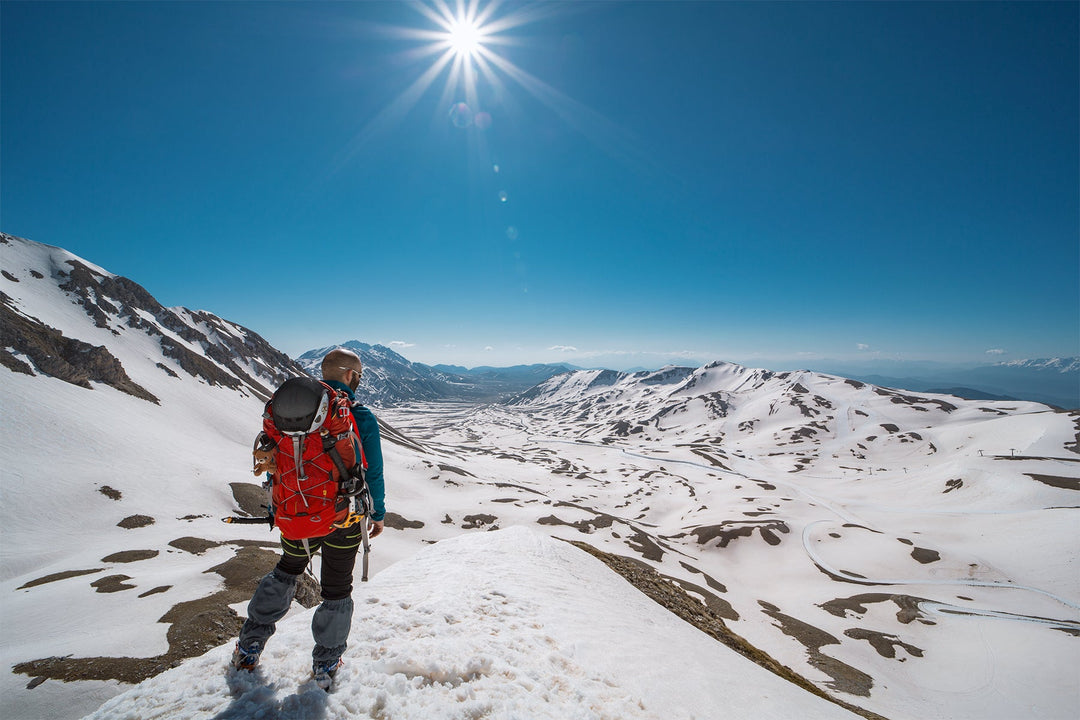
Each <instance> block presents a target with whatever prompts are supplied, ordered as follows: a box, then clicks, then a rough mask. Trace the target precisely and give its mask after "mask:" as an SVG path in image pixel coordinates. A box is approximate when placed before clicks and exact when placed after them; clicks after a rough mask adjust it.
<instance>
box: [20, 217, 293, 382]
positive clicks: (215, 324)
mask: <svg viewBox="0 0 1080 720" xmlns="http://www.w3.org/2000/svg"><path fill="white" fill-rule="evenodd" d="M0 253H2V258H3V268H4V269H3V272H2V278H0V301H2V308H0V312H2V313H3V322H2V323H0V363H2V364H3V365H4V366H6V367H7V368H8V369H10V370H13V371H15V372H19V373H23V374H29V375H34V374H38V373H40V374H44V375H47V376H51V377H55V378H58V379H60V380H64V381H66V382H70V383H73V384H76V385H80V386H83V387H86V388H92V387H93V384H94V383H99V384H103V385H108V386H112V387H113V388H116V389H118V390H120V391H122V392H125V393H127V394H130V395H133V396H135V397H138V398H141V399H144V400H149V401H151V402H158V398H159V394H158V393H157V392H155V391H154V390H153V387H154V386H155V385H159V384H160V383H162V382H163V381H165V382H167V380H168V378H179V377H191V378H195V379H197V380H198V381H199V382H203V383H206V384H209V385H212V386H219V387H224V388H229V389H233V390H238V391H240V392H243V393H247V394H252V395H254V396H256V397H259V398H263V399H266V398H268V397H269V396H270V393H271V392H272V389H273V388H274V387H276V386H277V385H278V384H280V382H281V381H282V380H284V379H285V378H286V377H288V376H289V375H295V374H300V373H302V372H303V369H302V368H301V367H300V366H298V365H297V364H296V363H295V362H293V361H292V360H291V359H289V358H288V357H287V356H286V355H285V354H283V353H281V352H280V351H278V350H276V349H274V348H273V347H272V346H270V344H269V343H267V342H266V341H265V340H263V339H262V338H261V337H260V336H259V335H257V334H256V333H254V332H252V331H251V330H248V329H247V328H244V327H242V326H240V325H237V324H235V323H232V322H229V321H227V320H223V319H222V318H219V317H217V316H216V315H214V314H212V313H209V312H205V311H192V310H188V309H186V308H166V307H164V306H162V305H161V303H159V302H158V301H157V300H156V299H154V297H153V296H152V295H151V294H150V293H149V292H147V291H146V289H145V288H143V287H142V286H141V285H139V284H138V283H136V282H134V281H132V280H129V279H127V278H125V277H122V276H119V275H115V274H113V273H111V272H108V271H107V270H105V269H104V268H101V267H99V266H97V265H95V264H93V263H90V262H88V261H86V260H83V259H82V258H80V257H78V256H77V255H74V254H72V253H70V252H68V251H66V250H62V249H60V248H56V247H53V246H50V245H43V244H41V243H36V242H33V241H31V240H26V239H24V238H18V237H14V236H12V235H7V234H0Z"/></svg>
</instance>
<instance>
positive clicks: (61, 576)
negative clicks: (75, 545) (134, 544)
mask: <svg viewBox="0 0 1080 720" xmlns="http://www.w3.org/2000/svg"><path fill="white" fill-rule="evenodd" d="M104 569H105V568H91V569H89V570H65V571H64V572H58V573H53V574H51V575H45V576H44V577H39V578H37V579H36V580H31V581H30V582H28V583H25V584H23V585H20V586H19V587H17V588H16V590H23V589H25V588H32V587H37V586H38V585H45V584H46V583H51V582H56V581H57V580H67V579H68V578H73V577H79V576H80V575H93V574H94V573H99V572H101V571H102V570H104Z"/></svg>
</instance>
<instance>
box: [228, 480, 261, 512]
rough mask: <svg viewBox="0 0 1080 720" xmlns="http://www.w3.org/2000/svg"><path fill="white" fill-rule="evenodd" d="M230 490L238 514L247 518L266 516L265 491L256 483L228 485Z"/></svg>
mask: <svg viewBox="0 0 1080 720" xmlns="http://www.w3.org/2000/svg"><path fill="white" fill-rule="evenodd" d="M229 489H230V490H232V495H233V500H235V501H236V506H237V507H238V508H240V512H242V513H244V514H245V515H247V516H248V517H259V516H261V515H265V514H266V503H267V496H266V490H265V489H264V488H263V486H262V485H261V484H257V483H241V482H233V483H229Z"/></svg>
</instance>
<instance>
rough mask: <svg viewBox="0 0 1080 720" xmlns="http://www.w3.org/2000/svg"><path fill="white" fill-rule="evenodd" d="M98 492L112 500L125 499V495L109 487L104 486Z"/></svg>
mask: <svg viewBox="0 0 1080 720" xmlns="http://www.w3.org/2000/svg"><path fill="white" fill-rule="evenodd" d="M98 492H99V493H101V494H102V495H104V496H105V497H107V498H109V499H110V500H119V499H120V498H121V497H123V494H122V493H121V492H120V491H119V490H115V489H113V488H111V487H109V486H108V485H102V486H101V487H99V488H98Z"/></svg>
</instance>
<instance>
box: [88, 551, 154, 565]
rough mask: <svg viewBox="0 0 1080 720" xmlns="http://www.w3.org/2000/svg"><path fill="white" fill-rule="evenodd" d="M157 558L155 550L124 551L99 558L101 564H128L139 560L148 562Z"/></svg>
mask: <svg viewBox="0 0 1080 720" xmlns="http://www.w3.org/2000/svg"><path fill="white" fill-rule="evenodd" d="M157 556H158V551H157V550H125V551H123V552H118V553H113V554H112V555H106V556H105V557H103V558H101V562H107V563H129V562H138V561H140V560H149V559H150V558H155V557H157Z"/></svg>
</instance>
